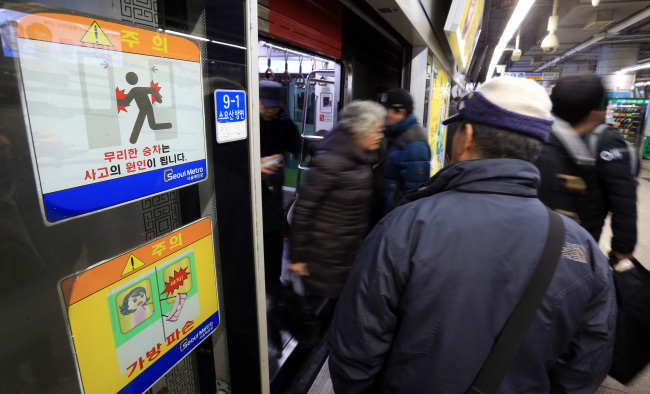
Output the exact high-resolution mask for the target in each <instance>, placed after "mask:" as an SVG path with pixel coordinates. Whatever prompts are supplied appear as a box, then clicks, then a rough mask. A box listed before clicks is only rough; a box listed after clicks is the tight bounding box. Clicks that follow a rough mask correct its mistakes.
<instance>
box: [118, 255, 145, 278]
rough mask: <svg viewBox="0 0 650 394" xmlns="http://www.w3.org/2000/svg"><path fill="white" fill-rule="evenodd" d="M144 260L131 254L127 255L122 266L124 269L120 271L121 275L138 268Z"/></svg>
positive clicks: (142, 265)
mask: <svg viewBox="0 0 650 394" xmlns="http://www.w3.org/2000/svg"><path fill="white" fill-rule="evenodd" d="M144 265H145V264H144V262H143V261H142V260H140V259H139V258H137V257H135V256H134V255H133V254H131V255H130V256H129V259H128V260H127V262H126V265H125V266H124V270H123V271H122V276H124V275H126V274H130V273H131V272H133V271H135V270H137V269H139V268H140V267H144Z"/></svg>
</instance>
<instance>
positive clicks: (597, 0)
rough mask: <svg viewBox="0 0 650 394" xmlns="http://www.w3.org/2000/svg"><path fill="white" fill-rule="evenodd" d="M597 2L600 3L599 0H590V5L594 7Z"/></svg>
mask: <svg viewBox="0 0 650 394" xmlns="http://www.w3.org/2000/svg"><path fill="white" fill-rule="evenodd" d="M598 4H600V0H591V5H593V6H594V7H596V6H597V5H598Z"/></svg>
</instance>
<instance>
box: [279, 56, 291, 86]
mask: <svg viewBox="0 0 650 394" xmlns="http://www.w3.org/2000/svg"><path fill="white" fill-rule="evenodd" d="M280 82H282V83H291V74H289V52H286V51H285V52H284V73H283V74H282V76H281V77H280Z"/></svg>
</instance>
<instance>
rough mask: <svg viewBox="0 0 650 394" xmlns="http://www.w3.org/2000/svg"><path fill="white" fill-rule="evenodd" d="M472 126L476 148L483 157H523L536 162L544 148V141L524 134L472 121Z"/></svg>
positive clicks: (522, 158)
mask: <svg viewBox="0 0 650 394" xmlns="http://www.w3.org/2000/svg"><path fill="white" fill-rule="evenodd" d="M465 124H467V123H465ZM465 124H463V125H462V128H463V129H464V127H465ZM472 127H473V128H474V140H475V142H476V149H477V150H478V152H479V154H480V155H481V157H482V158H483V159H498V158H507V159H521V160H526V161H529V162H531V163H534V162H535V160H537V157H538V156H539V152H540V151H541V150H542V141H540V140H538V139H536V138H533V137H529V136H527V135H524V134H520V133H517V132H514V131H510V130H504V129H500V128H497V127H493V126H487V125H483V124H478V123H472Z"/></svg>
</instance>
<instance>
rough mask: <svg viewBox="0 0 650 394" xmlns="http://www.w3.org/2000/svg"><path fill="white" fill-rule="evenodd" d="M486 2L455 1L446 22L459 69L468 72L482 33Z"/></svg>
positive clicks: (446, 31) (446, 32)
mask: <svg viewBox="0 0 650 394" xmlns="http://www.w3.org/2000/svg"><path fill="white" fill-rule="evenodd" d="M483 6H484V0H454V1H453V3H452V4H451V8H450V9H449V14H448V16H447V21H446V22H445V28H444V30H445V34H446V36H447V40H448V41H449V45H450V47H451V51H452V53H453V54H454V59H455V60H456V64H457V65H458V68H459V69H460V70H461V71H463V72H465V71H467V69H468V67H469V64H470V61H471V60H472V54H473V53H474V49H475V47H476V42H477V41H478V37H479V34H480V31H481V21H482V19H483Z"/></svg>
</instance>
